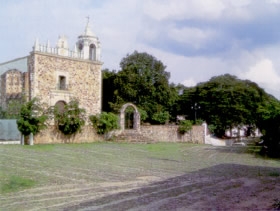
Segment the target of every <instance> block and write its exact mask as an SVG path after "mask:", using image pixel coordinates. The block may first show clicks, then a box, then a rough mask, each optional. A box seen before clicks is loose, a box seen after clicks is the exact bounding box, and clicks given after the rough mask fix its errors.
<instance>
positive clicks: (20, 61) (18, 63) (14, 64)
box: [0, 56, 27, 75]
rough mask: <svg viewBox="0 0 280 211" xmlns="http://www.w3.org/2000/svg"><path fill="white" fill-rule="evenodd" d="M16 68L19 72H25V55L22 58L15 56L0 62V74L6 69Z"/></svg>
mask: <svg viewBox="0 0 280 211" xmlns="http://www.w3.org/2000/svg"><path fill="white" fill-rule="evenodd" d="M11 69H17V70H19V71H21V72H27V56H26V57H22V58H17V59H14V60H11V61H8V62H5V63H1V64H0V75H2V74H3V73H5V72H6V71H8V70H11Z"/></svg>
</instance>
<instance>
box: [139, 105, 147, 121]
mask: <svg viewBox="0 0 280 211" xmlns="http://www.w3.org/2000/svg"><path fill="white" fill-rule="evenodd" d="M138 112H139V113H140V118H141V121H145V120H146V119H147V118H148V114H147V112H146V111H145V110H144V109H142V108H138Z"/></svg>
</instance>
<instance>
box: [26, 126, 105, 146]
mask: <svg viewBox="0 0 280 211" xmlns="http://www.w3.org/2000/svg"><path fill="white" fill-rule="evenodd" d="M27 138H28V137H26V139H27ZM102 140H103V137H102V136H99V135H98V134H96V133H95V131H94V129H93V128H92V126H91V125H86V126H84V127H83V128H82V131H81V132H80V133H77V134H75V135H72V136H67V135H64V134H63V133H61V132H60V131H59V130H58V129H57V128H56V127H55V126H50V127H49V128H47V129H45V130H43V131H41V132H40V133H39V134H37V135H36V136H34V144H58V143H60V144H61V143H91V142H96V141H102Z"/></svg>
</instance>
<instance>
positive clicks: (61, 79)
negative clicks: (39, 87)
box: [58, 76, 66, 90]
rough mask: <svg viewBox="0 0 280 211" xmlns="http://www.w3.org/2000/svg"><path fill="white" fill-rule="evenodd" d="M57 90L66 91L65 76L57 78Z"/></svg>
mask: <svg viewBox="0 0 280 211" xmlns="http://www.w3.org/2000/svg"><path fill="white" fill-rule="evenodd" d="M58 83H59V84H58V88H59V89H60V90H65V89H66V77H65V76H59V81H58Z"/></svg>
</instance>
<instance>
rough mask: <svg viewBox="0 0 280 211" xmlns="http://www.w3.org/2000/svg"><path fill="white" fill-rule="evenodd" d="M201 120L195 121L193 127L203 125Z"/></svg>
mask: <svg viewBox="0 0 280 211" xmlns="http://www.w3.org/2000/svg"><path fill="white" fill-rule="evenodd" d="M203 122H204V121H203V120H202V119H197V120H196V121H195V125H202V124H203Z"/></svg>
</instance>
